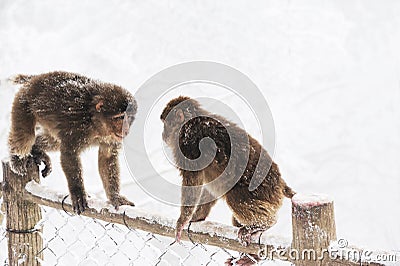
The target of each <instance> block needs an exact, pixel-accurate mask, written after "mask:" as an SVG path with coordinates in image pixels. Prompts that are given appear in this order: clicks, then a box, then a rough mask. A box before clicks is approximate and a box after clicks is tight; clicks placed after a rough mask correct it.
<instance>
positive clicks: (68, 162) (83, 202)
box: [61, 144, 88, 214]
mask: <svg viewBox="0 0 400 266" xmlns="http://www.w3.org/2000/svg"><path fill="white" fill-rule="evenodd" d="M61 166H62V169H63V171H64V173H65V176H66V177H67V181H68V188H69V194H70V196H71V201H72V207H73V209H74V211H75V212H76V213H77V214H81V213H82V212H83V211H84V210H85V208H87V207H88V204H87V199H86V192H85V188H84V185H83V178H82V165H81V160H80V158H79V153H78V152H77V151H76V150H74V148H72V147H66V145H65V144H62V145H61Z"/></svg>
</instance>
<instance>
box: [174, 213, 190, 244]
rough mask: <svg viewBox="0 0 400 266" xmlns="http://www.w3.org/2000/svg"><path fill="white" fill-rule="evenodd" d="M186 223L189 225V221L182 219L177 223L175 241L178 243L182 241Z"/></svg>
mask: <svg viewBox="0 0 400 266" xmlns="http://www.w3.org/2000/svg"><path fill="white" fill-rule="evenodd" d="M186 223H187V221H184V220H183V219H181V217H179V219H178V221H177V222H176V230H175V241H176V242H177V243H179V242H180V241H181V238H182V231H183V228H184V227H185V225H186Z"/></svg>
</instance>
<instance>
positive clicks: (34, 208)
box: [2, 161, 43, 266]
mask: <svg viewBox="0 0 400 266" xmlns="http://www.w3.org/2000/svg"><path fill="white" fill-rule="evenodd" d="M2 165H3V194H4V202H5V207H6V218H7V229H6V230H7V236H8V260H9V265H12V266H13V265H29V266H30V265H40V264H41V261H42V260H43V252H42V250H43V240H42V236H41V232H42V228H37V226H36V224H37V223H38V222H39V221H40V220H41V219H42V213H41V210H40V207H39V205H37V204H36V203H33V202H30V201H27V200H25V199H24V198H23V192H24V191H25V185H26V183H28V182H29V181H31V180H32V179H33V180H35V181H36V182H39V169H38V167H37V166H36V165H35V164H32V165H30V166H29V167H28V174H27V175H24V176H20V175H17V174H15V173H14V172H13V171H12V170H11V168H10V165H9V163H8V162H7V161H3V162H2Z"/></svg>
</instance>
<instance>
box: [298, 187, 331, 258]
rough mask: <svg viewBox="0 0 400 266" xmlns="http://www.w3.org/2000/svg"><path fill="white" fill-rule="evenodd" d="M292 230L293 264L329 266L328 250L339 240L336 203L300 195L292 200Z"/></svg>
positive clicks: (322, 197) (319, 197)
mask: <svg viewBox="0 0 400 266" xmlns="http://www.w3.org/2000/svg"><path fill="white" fill-rule="evenodd" d="M292 228H293V240H292V247H291V248H292V249H291V251H290V257H291V259H292V262H293V263H295V265H300V266H303V265H304V266H314V265H315V266H317V265H318V266H319V265H328V264H327V262H328V261H329V253H328V247H329V244H330V242H331V241H332V240H336V226H335V217H334V211H333V200H332V199H330V198H329V197H327V196H325V195H301V194H296V195H295V196H294V197H293V199H292Z"/></svg>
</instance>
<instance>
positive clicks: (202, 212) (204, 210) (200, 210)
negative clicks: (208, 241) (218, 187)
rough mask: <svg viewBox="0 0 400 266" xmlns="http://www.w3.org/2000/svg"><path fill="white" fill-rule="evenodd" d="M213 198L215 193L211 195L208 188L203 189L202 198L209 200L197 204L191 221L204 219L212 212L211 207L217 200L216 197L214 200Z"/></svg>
mask: <svg viewBox="0 0 400 266" xmlns="http://www.w3.org/2000/svg"><path fill="white" fill-rule="evenodd" d="M213 198H214V197H213V195H211V193H210V192H208V190H207V189H205V188H203V189H202V191H201V196H200V199H201V200H207V201H209V202H207V203H205V204H201V205H197V208H196V210H195V211H194V213H193V215H192V219H191V220H190V221H191V222H198V221H204V220H205V219H206V218H207V216H208V215H209V214H210V211H211V208H212V207H213V206H214V205H215V203H216V202H217V200H216V199H215V200H212V199H213Z"/></svg>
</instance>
